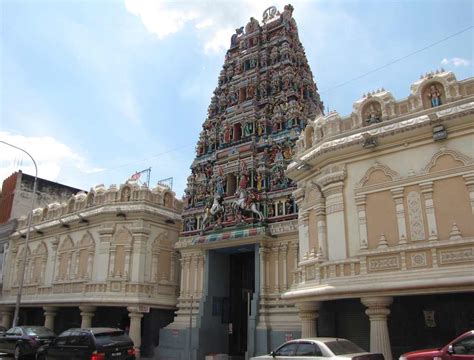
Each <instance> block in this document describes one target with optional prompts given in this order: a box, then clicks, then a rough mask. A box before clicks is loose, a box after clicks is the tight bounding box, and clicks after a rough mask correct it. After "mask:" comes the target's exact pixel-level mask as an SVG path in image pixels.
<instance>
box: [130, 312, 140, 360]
mask: <svg viewBox="0 0 474 360" xmlns="http://www.w3.org/2000/svg"><path fill="white" fill-rule="evenodd" d="M127 310H128V316H129V317H130V330H129V334H128V335H129V336H130V339H132V341H133V347H134V348H135V352H136V356H137V359H139V358H140V346H141V344H142V317H143V314H142V313H141V312H139V311H138V309H137V308H136V307H128V308H127Z"/></svg>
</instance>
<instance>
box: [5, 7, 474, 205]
mask: <svg viewBox="0 0 474 360" xmlns="http://www.w3.org/2000/svg"><path fill="white" fill-rule="evenodd" d="M286 2H287V1H279V0H276V1H260V0H253V1H248V0H245V1H238V2H231V1H219V0H215V1H197V0H196V1H187V2H183V1H161V0H160V1H158V0H156V1H148V0H130V1H129V0H125V1H118V0H117V1H112V0H109V1H105V0H97V1H92V0H88V1H78V0H68V1H60V0H56V1H41V0H28V1H26V0H23V1H12V0H0V6H1V8H0V11H1V33H0V44H1V45H0V51H1V55H0V59H1V63H0V66H1V69H0V70H1V73H0V140H4V141H9V142H11V143H14V144H16V145H19V146H23V147H24V148H25V149H27V150H28V151H30V153H31V154H32V155H33V157H34V158H35V159H36V160H37V163H38V166H39V176H40V177H43V178H47V179H49V180H52V181H57V182H60V183H64V184H68V185H71V186H75V187H79V188H83V189H85V190H88V189H90V188H91V187H93V186H95V185H97V184H101V183H104V184H106V185H110V184H120V183H123V182H125V181H126V180H127V178H128V177H129V176H130V175H132V174H133V173H134V172H135V171H137V170H142V169H145V168H148V167H151V168H152V173H151V185H154V184H156V182H157V180H159V179H163V178H167V177H173V178H174V190H175V191H176V193H177V195H178V196H179V197H180V196H181V195H182V194H183V190H184V187H185V185H186V178H187V176H188V175H189V166H190V164H191V162H192V161H193V159H194V155H195V152H194V147H195V144H196V141H197V138H198V134H199V131H200V128H201V124H202V123H203V121H204V120H205V117H206V112H207V107H208V105H209V102H210V99H211V95H212V92H213V90H214V89H215V87H216V84H217V77H218V74H219V71H220V69H221V67H222V64H223V62H224V56H225V52H226V50H227V48H228V46H229V44H230V37H231V35H232V34H233V32H234V29H235V28H237V27H240V26H242V25H245V24H246V22H247V21H248V19H249V18H250V16H253V17H255V18H257V19H258V20H261V14H262V13H263V11H264V10H265V9H266V8H267V7H268V6H270V5H276V6H277V7H278V8H279V9H283V6H284V4H285V3H286ZM291 3H292V5H294V7H295V11H294V13H293V15H294V17H295V19H296V21H297V23H298V28H299V36H300V40H301V42H302V43H303V45H304V47H305V49H306V55H307V57H308V61H309V64H310V66H311V69H312V71H313V74H314V77H315V80H316V83H317V85H318V87H319V90H320V94H321V98H322V100H323V101H324V103H325V105H326V106H327V107H329V109H330V110H337V111H338V112H339V113H340V114H342V115H348V114H350V112H351V111H352V103H353V102H355V101H356V100H358V99H359V98H360V97H361V96H362V94H363V93H366V92H368V91H371V90H375V89H377V88H381V87H384V88H385V89H387V90H390V91H391V92H392V93H393V94H394V96H395V97H396V98H404V97H406V96H408V95H409V89H410V85H411V84H412V83H413V82H414V81H416V80H417V79H419V77H420V75H421V74H422V73H426V72H428V71H431V70H436V69H439V68H441V67H444V68H445V69H447V70H452V71H454V72H455V74H456V76H457V78H458V79H465V78H467V77H471V76H473V65H472V64H473V61H474V59H473V43H474V41H473V38H474V31H473V29H472V28H471V29H469V30H467V31H465V32H463V33H461V34H459V35H457V36H454V37H452V38H450V39H448V40H445V41H442V42H440V43H439V44H437V45H434V46H432V47H430V48H428V49H426V50H424V51H421V52H419V53H417V54H415V55H413V56H410V57H407V58H405V59H403V60H401V61H399V62H396V63H395V64H393V65H390V66H388V67H385V68H383V69H382V70H380V71H376V72H374V73H372V74H370V75H368V76H365V77H363V78H361V79H359V80H355V81H350V82H349V83H348V84H346V85H344V86H339V87H338V86H337V85H339V84H343V83H345V82H346V81H347V80H350V79H353V78H356V77H358V76H359V75H361V74H365V73H367V72H370V71H372V70H374V69H376V68H378V67H381V66H383V65H385V64H387V63H389V62H391V61H392V60H394V59H398V58H402V57H404V56H406V55H408V54H411V53H413V52H415V51H417V50H419V49H423V48H425V47H426V46H428V45H430V44H433V43H436V42H438V41H440V40H442V39H445V38H446V37H449V36H450V35H452V34H454V33H457V32H459V31H461V30H464V29H466V28H468V27H470V26H471V27H472V25H473V13H474V9H473V6H474V5H473V4H474V2H473V1H472V0H466V1H461V0H448V1H441V0H439V1H436V0H429V1H428V0H424V1H421V0H418V1H417V0H413V1H408V0H405V1H381V0H378V1H376V0H374V1H362V0H361V1H338V0H331V1H329V0H324V1H291ZM19 167H21V168H22V169H23V170H24V171H25V172H27V173H33V169H32V167H31V165H30V163H29V162H28V160H27V158H26V157H25V156H23V155H22V154H21V153H19V152H15V151H11V150H10V149H9V148H7V147H5V146H3V145H2V147H1V148H0V179H3V178H5V177H6V176H8V175H9V174H10V173H12V172H14V171H15V170H17V169H18V168H19Z"/></svg>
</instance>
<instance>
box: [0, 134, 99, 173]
mask: <svg viewBox="0 0 474 360" xmlns="http://www.w3.org/2000/svg"><path fill="white" fill-rule="evenodd" d="M0 140H1V141H5V142H7V143H9V144H12V145H14V146H17V147H20V148H22V149H24V150H25V151H27V152H28V153H29V154H30V155H31V156H32V157H33V158H34V160H35V162H36V165H37V166H38V176H39V177H41V178H43V179H47V180H51V181H57V179H58V178H59V177H60V175H61V170H62V169H63V168H65V167H69V168H72V169H73V170H75V171H77V173H78V174H79V175H80V174H91V173H95V172H100V171H103V170H104V169H101V168H95V167H91V166H90V165H89V164H88V162H87V160H86V159H85V158H84V157H83V156H81V155H79V154H78V153H76V152H74V150H73V149H71V148H70V147H69V146H67V145H65V144H63V143H61V142H59V141H58V140H56V139H54V138H53V137H50V136H31V137H28V136H23V135H15V134H11V133H8V132H2V131H0ZM0 149H1V150H0V179H5V178H6V177H8V176H9V175H11V174H12V173H14V172H15V171H17V170H20V169H21V170H22V171H23V172H24V173H27V174H30V175H34V174H35V168H34V165H33V163H32V161H31V159H30V158H29V157H28V155H26V154H25V153H24V152H22V151H21V150H17V149H14V148H12V147H10V146H8V145H5V144H3V143H0Z"/></svg>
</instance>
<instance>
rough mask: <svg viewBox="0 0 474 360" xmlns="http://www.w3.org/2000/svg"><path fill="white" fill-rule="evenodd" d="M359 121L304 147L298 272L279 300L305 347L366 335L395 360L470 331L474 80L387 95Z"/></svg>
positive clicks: (450, 78) (344, 121)
mask: <svg viewBox="0 0 474 360" xmlns="http://www.w3.org/2000/svg"><path fill="white" fill-rule="evenodd" d="M353 109H354V111H353V113H352V114H351V115H350V116H346V117H341V116H340V115H339V114H338V113H336V112H332V113H330V114H328V115H326V116H319V117H316V119H315V120H314V121H311V122H309V123H308V124H307V126H306V129H305V130H304V132H303V133H302V134H301V136H300V138H299V140H298V142H297V154H296V155H295V157H294V159H293V162H292V163H291V164H290V165H289V167H288V170H287V174H288V175H289V176H290V177H291V178H292V179H293V180H294V181H295V182H297V184H298V189H297V190H296V191H295V193H294V194H295V197H296V201H297V203H298V206H299V213H298V217H299V219H298V221H299V233H300V242H299V245H300V247H299V262H298V267H297V270H296V272H295V276H296V281H295V284H294V286H293V287H292V288H291V289H290V290H289V291H287V292H286V293H285V294H284V295H283V298H284V299H287V300H291V301H294V302H296V303H297V306H298V307H299V308H300V309H301V310H300V318H301V321H302V329H303V330H302V335H303V336H310V335H316V334H318V335H331V334H330V333H331V332H332V335H337V336H349V337H354V338H356V339H357V337H358V336H359V335H358V334H361V333H362V334H367V336H366V339H367V340H368V339H369V338H370V349H371V350H372V351H377V352H383V353H384V355H385V359H387V360H391V359H392V351H393V353H394V354H395V355H399V354H400V353H401V352H404V351H406V350H408V349H413V348H416V347H422V346H434V345H436V344H437V343H438V342H440V343H442V342H443V339H445V340H447V339H450V338H453V337H454V336H455V335H456V334H459V333H461V332H462V331H463V330H467V329H468V328H472V326H473V325H474V322H473V319H474V308H473V306H472V292H473V291H474V277H473V271H472V269H473V268H474V252H473V251H474V215H473V214H474V201H473V199H474V147H473V144H474V79H472V78H470V79H467V80H463V81H457V80H456V77H455V76H454V74H453V73H451V72H445V71H437V72H435V73H430V74H427V75H425V76H422V77H421V79H420V80H419V81H417V82H415V83H414V84H413V85H412V86H411V94H410V96H408V98H406V99H402V100H398V101H397V100H395V99H394V97H393V96H392V94H391V93H390V92H389V91H386V90H384V89H382V90H378V91H375V92H372V93H370V94H367V95H364V96H363V98H362V99H360V100H358V101H356V102H355V103H354V107H353ZM435 295H436V296H435ZM469 298H470V300H469ZM361 304H362V305H363V306H361ZM344 307H345V308H346V309H345V308H344ZM364 307H365V308H366V309H365V314H366V315H367V316H368V318H369V320H370V325H369V326H368V323H367V322H366V321H364V320H363V319H364V317H365V315H364ZM336 308H337V309H338V310H337V311H336V310H335V309H336ZM453 308H455V309H456V311H455V312H452V311H453V310H452V309H453ZM390 314H391V315H392V316H391V317H390V316H389V315H390ZM318 317H319V319H320V320H321V321H320V322H319V321H318V322H317V319H318ZM342 318H345V319H352V321H350V322H347V321H345V320H344V319H342ZM328 319H332V321H336V322H337V321H339V322H340V324H345V328H344V330H342V331H341V330H337V329H334V328H332V330H331V325H328V324H329V321H328ZM338 319H339V320H338ZM387 319H388V320H387ZM369 332H370V337H369ZM417 339H419V340H417ZM367 340H366V344H361V345H365V346H366V347H368V346H369V343H368V342H367ZM430 341H431V343H430ZM361 342H364V340H363V339H361Z"/></svg>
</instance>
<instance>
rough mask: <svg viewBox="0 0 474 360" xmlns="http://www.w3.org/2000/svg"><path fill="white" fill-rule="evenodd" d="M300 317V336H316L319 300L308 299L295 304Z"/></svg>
mask: <svg viewBox="0 0 474 360" xmlns="http://www.w3.org/2000/svg"><path fill="white" fill-rule="evenodd" d="M296 306H297V308H298V310H299V317H300V319H301V337H302V338H309V337H316V336H318V335H317V330H316V319H317V318H318V317H319V313H318V310H319V308H320V306H321V303H320V302H319V301H308V302H303V303H297V304H296Z"/></svg>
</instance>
